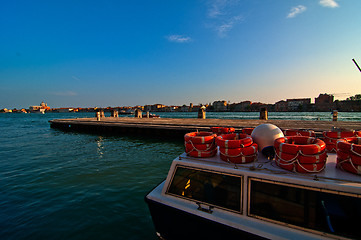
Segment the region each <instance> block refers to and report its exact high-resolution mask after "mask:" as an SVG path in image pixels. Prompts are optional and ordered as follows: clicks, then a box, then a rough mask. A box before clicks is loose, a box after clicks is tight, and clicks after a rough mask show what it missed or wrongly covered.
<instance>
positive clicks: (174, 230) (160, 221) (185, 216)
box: [145, 197, 266, 240]
mask: <svg viewBox="0 0 361 240" xmlns="http://www.w3.org/2000/svg"><path fill="white" fill-rule="evenodd" d="M145 201H146V202H147V204H148V207H149V210H150V213H151V216H152V219H153V223H154V227H155V229H156V231H157V234H158V236H159V237H160V239H165V240H174V239H175V240H177V239H207V240H210V239H217V240H220V239H266V238H263V237H260V236H257V235H254V234H251V233H248V232H245V231H242V230H240V229H236V228H233V227H230V226H226V225H224V224H221V223H217V222H214V221H211V220H209V219H205V218H202V217H199V216H197V215H194V214H191V213H188V212H185V211H182V210H180V209H176V208H174V207H171V206H168V205H165V204H162V203H159V202H156V201H154V200H151V199H149V198H147V197H145Z"/></svg>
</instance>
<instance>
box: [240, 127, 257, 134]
mask: <svg viewBox="0 0 361 240" xmlns="http://www.w3.org/2000/svg"><path fill="white" fill-rule="evenodd" d="M253 129H254V128H242V133H245V134H248V135H251V134H252V132H253Z"/></svg>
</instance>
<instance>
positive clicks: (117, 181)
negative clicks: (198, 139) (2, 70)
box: [0, 114, 183, 239]
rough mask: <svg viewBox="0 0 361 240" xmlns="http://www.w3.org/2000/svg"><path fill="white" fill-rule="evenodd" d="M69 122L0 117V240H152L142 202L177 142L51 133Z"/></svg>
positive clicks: (44, 117) (46, 117) (172, 155)
mask: <svg viewBox="0 0 361 240" xmlns="http://www.w3.org/2000/svg"><path fill="white" fill-rule="evenodd" d="M93 115H94V114H91V116H93ZM77 116H79V115H77ZM66 117H71V116H69V114H68V115H65V114H44V115H40V114H0V126H1V131H0V156H1V157H0V239H156V237H155V233H154V227H153V223H152V221H151V217H150V215H149V211H148V209H147V206H146V204H145V202H144V200H143V198H144V196H145V195H146V193H147V192H148V191H149V190H151V189H152V188H153V187H154V186H155V185H156V184H158V183H159V182H160V181H161V180H162V179H164V178H165V176H166V174H167V172H168V168H169V166H170V163H171V160H172V159H173V158H175V157H176V156H177V155H179V154H180V153H182V151H183V146H182V143H181V142H179V141H178V142H173V143H172V142H159V140H157V141H152V139H149V138H148V139H142V138H128V137H121V136H117V137H116V136H114V137H111V136H100V135H89V134H77V133H64V132H61V131H58V130H54V129H51V128H50V127H49V123H48V120H49V119H53V118H66Z"/></svg>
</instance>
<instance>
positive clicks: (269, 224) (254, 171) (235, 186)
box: [145, 153, 361, 240]
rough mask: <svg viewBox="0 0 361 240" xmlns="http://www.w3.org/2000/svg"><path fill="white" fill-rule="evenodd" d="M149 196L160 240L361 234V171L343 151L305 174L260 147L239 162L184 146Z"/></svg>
mask: <svg viewBox="0 0 361 240" xmlns="http://www.w3.org/2000/svg"><path fill="white" fill-rule="evenodd" d="M145 201H146V202H147V204H148V206H149V209H150V213H151V216H152V219H153V223H154V226H155V230H156V232H157V235H158V237H159V238H160V239H166V240H170V239H207V240H209V239H218V240H220V239H236V238H237V239H241V238H243V239H361V232H360V230H359V229H358V227H359V225H360V224H359V223H360V219H361V177H360V176H358V175H355V174H352V173H348V172H345V171H342V170H340V169H338V168H336V154H328V159H327V164H326V167H325V169H324V170H323V171H322V172H320V173H317V174H301V173H295V172H290V171H287V170H283V169H281V168H279V167H278V166H277V165H276V164H275V161H274V160H268V159H266V158H265V157H263V156H262V155H261V154H259V156H258V160H257V161H256V162H254V163H248V164H233V163H227V162H224V161H222V160H221V159H220V156H219V153H218V154H217V155H216V156H215V157H212V158H193V157H189V156H187V155H186V154H185V153H183V154H181V155H180V156H179V157H177V158H176V159H174V160H173V162H172V164H171V167H170V170H169V173H168V176H167V178H166V180H164V181H163V182H162V183H160V184H159V185H158V186H156V187H155V188H154V189H153V190H152V191H151V192H150V193H149V194H148V195H146V197H145Z"/></svg>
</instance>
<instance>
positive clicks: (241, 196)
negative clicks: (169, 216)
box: [165, 164, 245, 214]
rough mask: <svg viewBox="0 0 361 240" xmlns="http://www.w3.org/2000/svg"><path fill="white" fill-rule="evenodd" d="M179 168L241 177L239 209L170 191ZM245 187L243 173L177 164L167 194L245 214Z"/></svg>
mask: <svg viewBox="0 0 361 240" xmlns="http://www.w3.org/2000/svg"><path fill="white" fill-rule="evenodd" d="M178 168H184V169H189V170H196V171H202V172H206V173H213V174H219V175H227V176H231V177H237V178H239V179H240V180H241V183H240V185H241V189H240V196H239V200H240V201H239V207H240V209H239V211H237V210H234V209H230V208H226V207H222V206H219V205H215V204H212V203H208V202H204V201H200V200H196V199H193V198H189V197H185V196H181V195H178V194H174V193H171V192H169V189H170V187H171V185H172V183H173V180H174V177H175V174H176V172H177V169H178ZM244 187H245V186H244V176H243V175H241V174H232V173H226V172H222V171H215V170H211V169H204V168H199V167H192V166H185V165H181V164H177V165H176V166H175V167H174V170H173V172H172V177H171V178H170V180H169V183H168V185H167V188H166V191H165V194H166V195H170V196H173V197H176V198H181V199H184V200H188V201H191V202H194V203H196V204H199V203H200V204H202V205H206V206H210V207H212V208H217V209H222V210H225V211H229V212H233V213H237V214H243V191H244Z"/></svg>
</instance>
